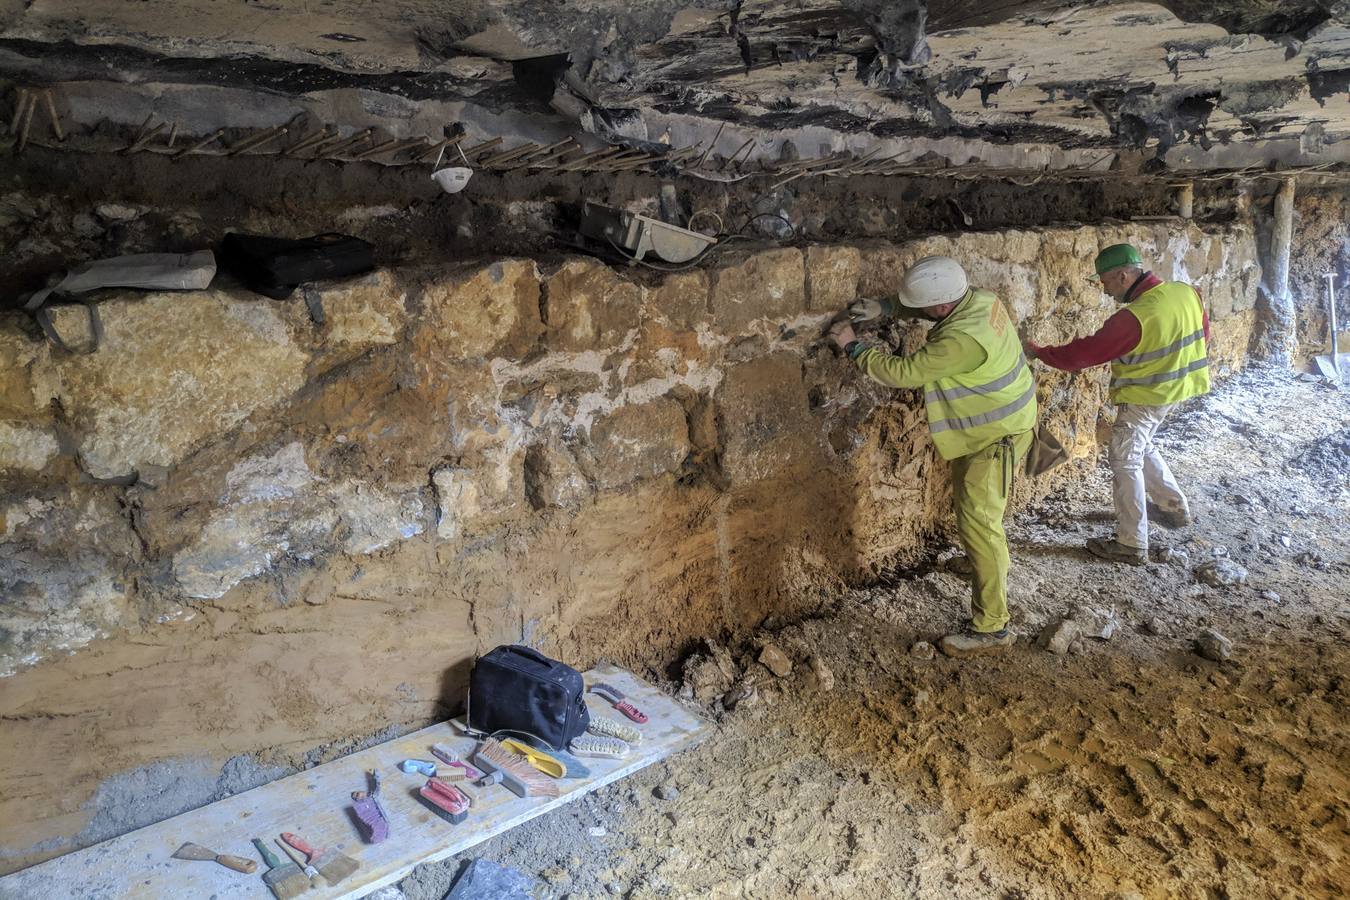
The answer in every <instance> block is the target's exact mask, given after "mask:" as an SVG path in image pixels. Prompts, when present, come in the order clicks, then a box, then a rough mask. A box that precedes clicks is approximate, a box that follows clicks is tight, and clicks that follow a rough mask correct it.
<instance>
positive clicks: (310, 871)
mask: <svg viewBox="0 0 1350 900" xmlns="http://www.w3.org/2000/svg"><path fill="white" fill-rule="evenodd" d="M277 846H278V847H280V848H281V849H282V850H284V851H286V855H287V856H288V857H290V858H291V860H293V861H294V862H295V864H296V865H297V866H299V867H300V868H301V869H304V870H305V877H306V878H308V879H309V884H310V887H313V886H314V882H316V881H318V880H319V878H320V877H321V876H320V875H319V870H318V869H316V868H314V867H313V866H311V865H310V864H309V860H307V859H305V854H303V853H301V852H300V851H299V850H296V849H295V848H294V847H291V846H288V845H287V844H286V843H284V842H283V841H281V840H279V839H278V840H277Z"/></svg>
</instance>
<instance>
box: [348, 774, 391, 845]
mask: <svg viewBox="0 0 1350 900" xmlns="http://www.w3.org/2000/svg"><path fill="white" fill-rule="evenodd" d="M366 777H367V778H368V779H369V780H370V785H371V787H370V790H368V791H352V809H353V811H355V813H356V819H357V821H358V822H359V823H360V825H361V836H362V837H364V838H365V839H366V841H367V842H369V843H371V844H378V843H379V842H380V841H382V840H384V839H385V838H387V837H389V826H390V822H389V814H388V813H387V812H385V811H384V804H383V803H381V802H380V773H379V772H376V771H373V770H372V771H370V772H367V773H366Z"/></svg>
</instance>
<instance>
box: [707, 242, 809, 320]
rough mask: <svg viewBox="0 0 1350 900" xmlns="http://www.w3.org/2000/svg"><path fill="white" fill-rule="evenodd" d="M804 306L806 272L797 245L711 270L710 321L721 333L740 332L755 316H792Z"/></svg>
mask: <svg viewBox="0 0 1350 900" xmlns="http://www.w3.org/2000/svg"><path fill="white" fill-rule="evenodd" d="M805 308H806V272H805V268H804V263H803V260H802V252H801V251H800V250H797V249H796V248H793V247H785V248H782V249H779V250H765V251H762V252H759V253H755V254H753V255H751V256H750V257H749V258H748V259H746V260H745V261H744V262H742V263H740V264H739V265H733V266H729V267H727V268H724V269H718V270H716V271H715V272H714V273H713V276H712V312H713V322H714V324H715V325H716V327H717V329H718V330H719V331H721V332H723V333H724V334H728V335H735V334H740V333H742V332H743V331H745V329H746V326H748V325H749V324H750V323H751V322H753V321H755V320H756V319H786V318H791V317H793V316H795V315H797V314H798V313H800V312H801V311H802V310H803V309H805Z"/></svg>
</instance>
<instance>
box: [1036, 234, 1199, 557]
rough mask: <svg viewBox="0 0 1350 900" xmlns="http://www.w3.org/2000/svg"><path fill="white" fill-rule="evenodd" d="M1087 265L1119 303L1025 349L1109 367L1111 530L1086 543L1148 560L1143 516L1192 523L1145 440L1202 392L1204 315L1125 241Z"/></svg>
mask: <svg viewBox="0 0 1350 900" xmlns="http://www.w3.org/2000/svg"><path fill="white" fill-rule="evenodd" d="M1095 267H1096V270H1097V274H1096V276H1095V277H1096V279H1098V280H1100V281H1101V285H1102V287H1103V288H1104V289H1105V290H1106V292H1107V293H1108V294H1110V295H1111V296H1112V297H1113V298H1114V299H1115V300H1117V301H1119V302H1120V303H1124V304H1126V306H1125V308H1124V309H1122V310H1120V311H1119V312H1117V313H1116V314H1115V315H1113V316H1111V318H1109V319H1107V320H1106V324H1105V325H1103V326H1102V327H1101V328H1100V329H1099V330H1098V331H1097V333H1096V334H1093V335H1090V336H1089V337H1085V338H1079V339H1078V340H1076V341H1070V342H1069V343H1067V344H1064V345H1062V346H1059V347H1039V346H1037V345H1035V344H1031V343H1028V344H1027V345H1026V355H1027V356H1029V357H1032V358H1034V359H1039V360H1040V361H1041V362H1043V363H1045V364H1046V365H1048V366H1051V367H1053V368H1056V369H1064V370H1066V371H1076V370H1078V369H1085V368H1087V367H1089V366H1096V365H1101V364H1103V363H1107V362H1109V363H1110V364H1111V402H1112V403H1115V404H1116V408H1117V411H1116V424H1115V427H1114V428H1113V429H1112V430H1111V444H1110V447H1109V450H1108V456H1109V458H1110V460H1111V477H1112V493H1113V494H1114V499H1115V507H1116V536H1115V537H1114V538H1111V539H1103V538H1092V539H1090V540H1089V541H1088V542H1087V549H1088V551H1089V552H1091V553H1092V554H1093V555H1094V556H1099V557H1101V558H1102V559H1108V560H1112V561H1115V562H1125V563H1132V564H1134V565H1141V564H1143V563H1145V562H1147V561H1148V523H1149V516H1150V515H1152V517H1153V519H1154V521H1156V522H1158V524H1160V525H1163V526H1165V527H1167V528H1182V527H1184V526H1186V525H1189V524H1191V522H1193V521H1194V520H1193V519H1192V517H1191V512H1190V506H1189V504H1188V503H1187V502H1186V495H1185V494H1183V493H1182V492H1181V487H1180V486H1179V485H1178V484H1177V481H1176V479H1175V478H1173V477H1172V471H1171V469H1169V468H1168V467H1167V463H1166V462H1165V461H1164V460H1163V458H1162V454H1160V453H1159V452H1158V447H1157V444H1156V442H1155V437H1156V435H1157V433H1158V427H1159V426H1160V425H1162V423H1163V420H1164V419H1166V418H1167V414H1168V413H1170V412H1171V411H1172V409H1173V408H1174V407H1175V406H1176V405H1177V404H1178V403H1180V402H1181V401H1183V400H1186V399H1189V398H1191V397H1198V396H1200V395H1201V394H1207V393H1209V363H1208V349H1207V344H1208V341H1209V316H1208V315H1207V314H1206V313H1205V308H1204V303H1203V302H1201V300H1200V295H1199V294H1197V293H1196V291H1195V289H1194V288H1193V287H1191V286H1190V285H1188V284H1183V283H1182V282H1179V281H1163V280H1162V279H1160V278H1158V277H1157V276H1156V275H1154V274H1153V273H1152V272H1150V271H1148V270H1147V269H1146V268H1145V267H1144V260H1143V257H1142V256H1141V255H1140V254H1139V251H1138V249H1136V248H1135V247H1133V246H1131V245H1130V244H1114V245H1112V246H1110V247H1107V248H1106V249H1105V250H1103V251H1102V252H1101V253H1099V254H1097V260H1096V266H1095Z"/></svg>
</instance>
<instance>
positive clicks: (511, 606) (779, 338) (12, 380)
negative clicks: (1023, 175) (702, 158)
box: [0, 223, 1259, 871]
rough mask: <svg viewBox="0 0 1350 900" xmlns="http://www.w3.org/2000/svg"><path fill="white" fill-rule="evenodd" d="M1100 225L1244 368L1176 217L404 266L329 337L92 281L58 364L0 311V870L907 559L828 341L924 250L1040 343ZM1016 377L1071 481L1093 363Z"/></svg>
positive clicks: (739, 623) (914, 519) (642, 656)
mask: <svg viewBox="0 0 1350 900" xmlns="http://www.w3.org/2000/svg"><path fill="white" fill-rule="evenodd" d="M1127 239H1128V240H1133V241H1135V242H1136V243H1138V244H1139V245H1140V246H1141V247H1142V248H1143V249H1144V250H1145V252H1146V253H1148V254H1149V255H1150V256H1152V257H1153V258H1154V259H1156V260H1157V265H1156V268H1157V269H1158V270H1159V272H1160V273H1161V274H1163V275H1166V276H1169V277H1179V278H1186V279H1188V280H1191V281H1193V282H1195V283H1196V284H1197V285H1198V286H1199V287H1200V289H1201V291H1202V292H1203V294H1204V296H1205V298H1206V300H1207V302H1208V304H1209V307H1210V310H1211V315H1212V317H1213V320H1214V328H1215V339H1214V343H1215V345H1216V351H1215V357H1216V358H1217V363H1216V364H1217V365H1218V366H1219V368H1221V369H1223V368H1230V367H1233V366H1236V365H1239V364H1240V363H1241V362H1242V360H1243V358H1244V356H1245V354H1246V349H1247V344H1248V341H1249V338H1250V332H1251V328H1252V322H1253V317H1254V313H1253V311H1252V310H1253V304H1254V302H1255V297H1256V287H1257V283H1258V281H1259V272H1258V271H1257V270H1256V269H1255V263H1254V262H1252V260H1254V259H1255V250H1254V245H1253V239H1252V235H1251V232H1250V231H1249V230H1247V229H1244V228H1240V227H1238V228H1233V229H1230V230H1227V231H1223V232H1215V233H1203V232H1201V231H1199V230H1198V229H1196V228H1195V227H1194V226H1189V227H1187V226H1183V225H1182V224H1181V223H1163V224H1147V225H1144V224H1136V225H1128V226H1126V225H1121V226H1112V227H1101V228H1086V227H1085V228H1072V229H1070V228H1064V229H1049V230H1036V231H1005V232H989V233H968V234H960V235H951V236H935V237H932V238H927V239H924V240H919V241H914V242H911V243H907V244H903V245H891V244H886V243H881V242H868V243H862V244H855V245H838V246H809V247H806V248H795V247H791V248H779V247H775V248H748V247H747V248H738V247H733V249H728V250H727V251H726V252H725V253H723V254H722V255H720V256H718V257H717V258H716V261H715V263H714V264H713V265H712V266H711V267H709V268H706V269H691V270H688V271H684V272H678V273H673V274H668V275H658V274H656V273H652V272H650V271H648V270H645V269H632V270H624V271H616V270H614V269H611V268H609V267H607V266H605V265H603V264H601V263H599V262H597V261H595V260H593V259H589V258H566V259H554V260H548V261H543V260H531V259H502V260H497V261H492V262H486V263H481V264H463V265H458V266H454V267H450V266H440V267H417V268H403V269H398V270H394V271H381V272H378V273H376V274H372V275H370V276H367V277H364V278H360V279H356V280H354V281H350V282H347V283H343V284H335V285H330V286H327V287H325V288H324V289H323V290H322V291H321V302H322V305H323V307H324V310H325V312H326V315H327V319H326V322H325V324H324V325H322V326H315V325H313V324H312V323H311V322H310V321H309V319H308V317H307V315H306V312H305V306H304V304H303V303H302V302H301V301H300V299H299V296H298V295H297V296H296V297H295V298H293V299H292V300H291V301H288V302H274V301H270V300H266V299H263V298H261V297H256V296H253V295H250V294H248V293H246V292H244V291H242V290H239V289H236V288H232V287H230V286H228V284H226V285H224V286H221V287H218V288H213V289H212V290H209V291H203V292H198V293H189V294H170V293H159V294H148V295H147V294H133V293H118V294H113V295H111V296H108V297H107V298H106V299H104V300H103V301H102V302H101V303H100V304H99V310H100V314H101V316H102V319H103V322H104V325H105V331H106V338H105V343H104V346H103V347H102V348H101V349H100V350H99V351H98V352H97V353H94V354H91V355H86V356H70V355H64V354H58V353H54V352H53V351H52V350H50V349H49V348H48V347H47V346H46V345H44V344H43V343H41V342H39V341H37V340H36V339H35V338H34V335H33V334H32V333H30V331H29V330H27V327H26V324H25V323H24V322H22V321H21V320H20V319H19V318H17V317H13V318H9V319H5V320H3V321H2V322H0V471H2V472H3V474H2V475H0V593H2V594H3V597H4V601H3V605H0V673H3V675H4V676H5V678H4V680H3V682H0V683H2V684H3V685H4V691H3V694H2V695H0V715H3V717H4V721H5V723H6V724H5V730H6V741H5V742H4V745H3V749H2V750H0V753H3V756H2V757H0V812H2V813H3V814H2V815H0V823H3V824H0V871H6V870H11V869H14V868H17V867H20V866H22V865H25V864H27V863H30V862H33V861H36V860H38V859H40V858H43V857H46V856H50V855H53V854H55V853H58V852H63V851H65V850H68V849H71V848H73V847H77V846H82V845H85V844H88V843H91V842H94V841H96V840H99V839H102V838H105V837H108V836H110V835H112V834H115V833H118V832H119V831H122V830H126V829H128V828H131V827H135V826H138V825H141V824H145V823H146V822H148V821H153V820H155V819H158V818H162V817H164V816H167V815H171V814H173V813H175V812H177V811H180V810H181V809H184V808H188V807H190V806H193V805H196V804H199V803H202V802H206V801H207V800H209V799H211V798H212V797H215V796H220V795H222V794H224V793H229V792H230V791H233V790H239V789H243V788H246V787H249V786H251V785H252V784H254V783H257V782H259V781H261V780H265V779H266V778H269V777H274V776H275V774H277V773H279V772H284V771H287V770H289V769H291V768H294V767H298V766H305V765H309V764H312V763H314V762H317V761H320V760H322V759H324V758H328V757H331V756H332V755H335V754H337V753H340V752H344V751H345V750H347V749H349V748H350V747H351V746H352V741H353V740H355V739H357V738H359V737H361V736H367V735H381V734H388V733H389V729H404V728H410V727H413V726H416V725H419V724H422V723H425V722H427V721H429V720H432V719H435V718H438V717H441V716H444V715H446V714H447V713H448V712H450V711H451V709H452V708H453V707H454V706H455V705H456V704H457V702H458V699H459V697H460V696H461V695H462V689H463V686H464V683H465V679H466V674H467V668H468V664H469V662H470V660H471V659H472V657H473V656H474V655H475V654H476V653H479V652H482V651H484V650H486V649H488V648H490V647H492V646H494V645H496V644H498V643H501V642H505V641H528V642H532V643H536V644H538V645H540V646H542V647H543V648H544V649H545V650H547V651H549V652H551V653H554V654H556V655H560V656H562V657H564V658H566V659H568V660H569V661H571V662H573V663H575V664H577V665H579V666H583V667H584V666H586V665H588V664H590V663H592V662H593V661H594V660H596V659H597V658H599V657H602V656H605V657H609V658H611V659H615V660H618V661H621V662H625V663H628V664H631V665H635V666H639V667H643V666H657V665H661V664H664V663H667V662H669V661H671V660H672V659H674V658H676V657H677V656H678V654H679V653H680V651H681V649H682V648H683V647H684V646H686V645H687V643H688V642H689V641H690V640H691V639H693V638H695V637H698V636H701V635H708V634H717V633H728V632H730V633H744V632H745V631H746V630H747V629H749V628H752V627H754V626H755V625H756V624H757V623H759V622H760V621H762V620H763V618H764V617H765V616H767V615H769V614H771V613H778V614H780V615H788V616H790V615H793V614H797V613H800V612H802V611H805V610H807V609H809V608H810V607H811V606H812V605H813V604H815V603H817V602H818V600H819V597H820V596H821V594H820V592H819V591H817V590H815V589H816V588H821V587H824V586H828V585H831V584H837V583H838V579H840V578H844V579H861V578H865V577H867V573H868V572H869V571H871V570H872V569H873V568H874V567H875V566H877V565H878V564H880V563H882V562H889V561H895V560H898V559H899V560H903V559H907V558H908V559H912V558H915V557H917V556H918V555H920V554H921V553H922V552H923V551H924V546H925V542H926V541H927V540H928V539H929V538H930V537H931V536H933V535H934V534H936V533H938V532H941V531H942V530H944V529H945V528H947V527H949V524H950V521H949V520H950V513H949V500H948V496H949V485H948V481H947V466H946V464H945V463H944V462H942V461H941V460H940V459H938V458H937V457H936V455H935V454H934V452H933V450H932V447H931V442H930V441H929V438H928V435H927V429H926V427H925V425H924V419H923V411H922V407H921V402H920V400H919V396H918V393H917V392H915V391H898V392H896V391H888V390H884V389H881V388H879V387H878V386H876V385H873V384H871V383H869V382H867V381H865V380H862V379H861V378H859V377H858V376H857V375H856V373H855V372H854V371H853V369H852V367H851V365H850V364H848V363H846V362H845V361H842V360H840V359H839V358H837V357H836V356H835V355H834V354H833V353H831V352H830V350H829V349H828V348H827V347H826V346H825V345H824V344H823V342H822V341H820V339H819V335H820V331H821V328H822V326H823V324H824V323H825V322H826V320H827V319H828V318H829V316H830V315H831V314H832V313H833V312H834V311H835V310H837V309H838V308H839V307H840V306H841V305H843V304H844V303H846V302H847V301H849V300H850V299H852V298H853V297H855V296H857V295H859V294H863V295H875V294H880V293H883V292H889V291H893V290H894V288H895V286H896V283H897V279H898V277H899V273H900V271H901V270H902V268H903V267H904V265H906V264H907V263H909V262H911V261H913V260H914V259H917V258H918V257H920V256H923V255H926V254H931V253H950V254H952V255H955V256H957V257H958V258H960V259H962V260H963V261H964V262H965V263H966V265H967V266H968V267H969V269H970V272H971V274H972V277H973V279H974V280H975V281H976V282H978V283H979V284H981V285H983V286H985V287H988V288H991V289H993V290H996V291H997V292H999V294H1000V295H1001V296H1002V297H1003V298H1004V299H1005V300H1006V301H1007V302H1008V304H1009V306H1010V308H1011V310H1012V311H1013V314H1014V316H1015V318H1016V319H1017V320H1018V321H1019V323H1020V327H1021V329H1022V331H1023V333H1024V334H1026V335H1028V336H1030V337H1032V338H1033V339H1036V340H1039V341H1042V342H1046V341H1054V340H1060V339H1067V338H1069V337H1071V336H1074V335H1079V334H1084V333H1087V332H1089V331H1090V330H1092V329H1094V328H1095V327H1096V326H1097V325H1099V324H1100V322H1101V321H1102V320H1103V319H1104V318H1105V317H1106V316H1107V315H1108V314H1109V313H1110V312H1111V305H1110V302H1109V301H1108V300H1106V299H1105V298H1103V297H1102V295H1101V294H1100V293H1099V292H1098V290H1097V289H1096V288H1095V287H1093V286H1092V285H1090V284H1089V283H1088V282H1087V281H1086V280H1085V275H1086V274H1087V273H1088V271H1089V265H1090V260H1091V258H1092V256H1093V255H1094V254H1095V252H1096V250H1097V249H1098V248H1099V247H1100V246H1102V245H1105V244H1109V243H1114V242H1116V241H1119V240H1127ZM82 316H83V313H82V311H81V310H80V309H79V308H78V307H75V308H71V309H67V310H64V311H62V312H61V313H60V314H59V315H58V317H57V325H58V327H59V328H60V329H61V330H62V331H63V333H78V332H79V331H80V329H81V328H83V327H85V324H84V320H83V318H82ZM922 334H923V326H921V325H918V324H910V325H907V326H894V325H892V326H887V331H886V336H887V337H889V338H890V339H891V340H893V341H894V342H896V343H897V344H898V345H901V346H904V347H906V348H908V349H913V348H914V347H916V346H918V345H919V344H921V342H922ZM1038 377H1039V381H1040V386H1041V391H1040V393H1041V400H1042V403H1043V406H1044V409H1045V411H1046V413H1045V414H1046V416H1047V417H1048V418H1049V419H1050V421H1052V422H1054V423H1055V425H1056V427H1057V428H1058V430H1059V431H1060V433H1061V434H1062V435H1064V436H1066V437H1067V438H1068V439H1069V441H1070V443H1071V444H1072V446H1073V447H1074V451H1075V455H1076V456H1077V457H1079V458H1080V460H1087V459H1090V458H1091V457H1092V454H1093V453H1094V451H1095V448H1096V428H1097V421H1098V416H1099V413H1100V412H1101V409H1102V401H1103V397H1104V387H1105V373H1104V371H1094V372H1088V373H1080V374H1063V373H1055V372H1050V371H1047V370H1044V369H1041V370H1040V371H1039V372H1038ZM1084 464H1087V463H1083V462H1080V463H1079V465H1084ZM1071 475H1072V471H1071V470H1070V471H1069V472H1068V473H1061V474H1058V475H1056V476H1055V477H1060V478H1064V477H1071ZM1047 487H1048V485H1047V484H1045V483H1042V484H1025V483H1024V484H1021V485H1019V487H1018V501H1019V502H1026V501H1027V500H1028V499H1029V498H1031V497H1033V496H1035V495H1036V494H1037V493H1039V492H1043V491H1044V490H1045V489H1047ZM960 614H961V613H960V611H959V610H953V617H954V618H956V617H959V615H960ZM37 747H41V748H44V749H43V752H41V753H35V752H33V748H37ZM148 798H153V802H151V800H149V799H148Z"/></svg>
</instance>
